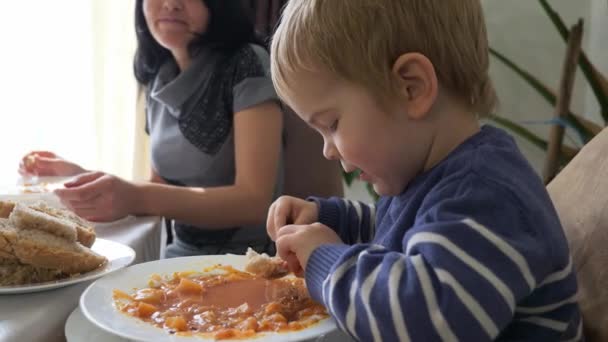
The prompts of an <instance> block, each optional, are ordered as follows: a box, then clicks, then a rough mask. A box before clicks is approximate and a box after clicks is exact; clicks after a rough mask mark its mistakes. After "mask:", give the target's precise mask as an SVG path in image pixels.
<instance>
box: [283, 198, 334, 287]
mask: <svg viewBox="0 0 608 342" xmlns="http://www.w3.org/2000/svg"><path fill="white" fill-rule="evenodd" d="M313 204H314V203H313ZM274 240H275V241H276V244H277V254H278V255H279V257H281V258H282V259H283V260H285V261H287V264H288V266H289V270H290V271H292V272H293V273H295V274H296V275H298V276H301V275H302V273H303V271H305V270H306V265H308V258H310V255H311V254H312V252H313V251H314V250H315V249H317V247H319V246H321V245H326V244H336V243H344V242H342V240H341V239H340V237H339V236H338V234H336V232H334V231H333V230H332V229H331V228H329V227H327V226H326V225H323V224H321V223H313V224H311V225H289V226H284V227H282V228H280V229H279V230H278V232H277V237H276V239H274Z"/></svg>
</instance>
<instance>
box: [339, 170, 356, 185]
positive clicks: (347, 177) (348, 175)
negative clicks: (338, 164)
mask: <svg viewBox="0 0 608 342" xmlns="http://www.w3.org/2000/svg"><path fill="white" fill-rule="evenodd" d="M356 176H357V175H356V174H355V172H344V171H342V177H343V178H344V183H346V185H347V186H351V185H352V184H353V180H355V177H356Z"/></svg>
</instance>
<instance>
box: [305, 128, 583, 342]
mask: <svg viewBox="0 0 608 342" xmlns="http://www.w3.org/2000/svg"><path fill="white" fill-rule="evenodd" d="M313 200H315V201H317V203H318V205H319V208H320V212H319V221H320V222H321V223H324V224H326V225H328V226H329V227H331V228H332V229H334V230H335V231H336V232H337V233H338V234H339V235H340V237H341V238H342V240H343V241H344V242H345V244H343V245H324V246H321V247H319V248H317V249H316V250H315V251H314V252H313V254H312V255H311V257H310V259H309V261H308V265H307V269H306V282H307V286H308V289H309V291H310V293H311V295H312V297H313V298H314V299H316V300H318V301H320V302H322V303H324V304H325V305H326V306H327V307H328V309H329V311H330V313H331V315H332V316H333V317H334V318H335V319H336V320H337V322H338V325H339V327H340V328H341V329H342V330H344V331H346V332H347V333H349V334H350V335H351V336H353V337H354V338H356V339H358V340H361V341H487V340H499V341H580V340H582V339H583V338H582V336H581V335H582V334H581V323H582V322H581V318H580V313H579V309H578V305H577V303H576V294H577V284H576V277H575V274H574V272H573V269H572V262H571V258H570V255H569V251H568V245H567V242H566V239H565V237H564V234H563V231H562V228H561V225H560V222H559V219H558V217H557V214H556V212H555V209H554V208H553V205H552V203H551V200H550V198H549V196H548V194H547V192H546V190H545V187H544V185H543V184H542V182H541V180H540V179H539V178H538V176H537V175H536V174H535V172H534V171H533V169H532V168H531V167H530V166H529V164H528V163H527V161H526V160H525V158H524V157H523V156H522V155H521V153H520V152H519V150H518V148H517V146H516V144H515V142H514V141H513V139H512V138H511V137H510V136H509V135H507V134H506V133H504V132H503V131H502V130H499V129H497V128H493V127H491V126H485V127H483V128H482V130H481V131H480V132H479V133H478V134H476V135H475V136H473V137H471V138H470V139H468V140H467V141H466V142H464V143H463V144H462V145H460V146H459V147H458V148H456V149H455V150H454V151H453V152H452V153H451V154H450V155H449V156H448V157H447V158H446V159H444V160H443V161H442V162H441V163H439V164H438V165H437V166H435V167H434V168H433V169H431V170H429V171H428V172H426V173H424V174H422V175H420V176H418V177H416V178H415V179H414V180H413V181H412V182H411V183H410V184H409V185H408V187H407V189H406V190H405V191H404V192H403V193H402V194H401V195H399V196H395V197H383V198H381V199H380V200H379V202H378V204H377V208H375V207H373V206H366V205H364V204H361V203H359V202H353V201H348V200H345V199H340V198H330V199H318V198H313Z"/></svg>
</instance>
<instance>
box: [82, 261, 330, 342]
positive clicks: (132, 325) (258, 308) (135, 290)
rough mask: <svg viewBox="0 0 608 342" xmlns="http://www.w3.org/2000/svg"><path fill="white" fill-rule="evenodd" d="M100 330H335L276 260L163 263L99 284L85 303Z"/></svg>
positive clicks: (160, 333) (272, 334)
mask: <svg viewBox="0 0 608 342" xmlns="http://www.w3.org/2000/svg"><path fill="white" fill-rule="evenodd" d="M80 309H81V310H82V312H83V314H84V316H85V317H86V318H87V319H88V320H89V321H90V322H92V323H93V324H95V325H97V326H98V327H100V328H101V329H103V330H105V331H107V332H110V333H111V334H113V335H117V336H121V337H123V338H126V339H129V340H135V341H157V342H162V341H167V342H173V341H184V342H187V341H192V342H194V341H197V342H203V341H217V340H231V341H234V340H238V341H243V340H263V341H302V340H309V339H311V338H315V337H319V336H323V335H325V334H327V333H330V332H332V331H334V330H336V324H335V322H334V320H333V319H332V318H331V317H330V315H329V314H328V312H327V310H326V308H325V307H324V306H323V305H321V304H320V303H317V302H315V301H314V300H312V299H311V298H310V295H309V294H308V291H307V290H306V284H305V282H304V279H303V278H298V277H296V276H294V275H293V274H292V273H289V271H288V270H287V268H286V264H285V262H283V261H282V260H281V259H279V258H276V257H269V256H268V255H265V254H258V253H256V252H255V251H253V250H250V251H248V253H247V255H232V254H227V255H203V256H194V257H181V258H172V259H162V260H158V261H152V262H147V263H142V264H137V265H134V266H131V267H128V268H126V269H125V270H123V271H122V272H118V273H114V274H111V275H109V276H107V277H103V278H101V279H98V280H97V281H95V282H94V283H93V284H91V285H90V286H89V287H88V288H87V289H86V290H85V291H84V292H83V294H82V296H81V297H80Z"/></svg>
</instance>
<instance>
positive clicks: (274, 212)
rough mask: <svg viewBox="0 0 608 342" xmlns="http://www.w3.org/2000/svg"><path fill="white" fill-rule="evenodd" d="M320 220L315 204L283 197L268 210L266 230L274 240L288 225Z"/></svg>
mask: <svg viewBox="0 0 608 342" xmlns="http://www.w3.org/2000/svg"><path fill="white" fill-rule="evenodd" d="M318 219H319V209H318V208H317V204H316V203H314V202H309V201H305V200H303V199H299V198H295V197H290V196H281V197H279V199H277V200H276V201H274V203H272V205H271V206H270V209H269V210H268V219H267V220H266V230H267V231H268V235H270V238H271V239H272V240H276V239H277V231H278V230H279V229H281V228H282V227H283V226H285V225H288V224H296V225H302V224H311V223H314V222H316V221H317V220H318Z"/></svg>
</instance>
